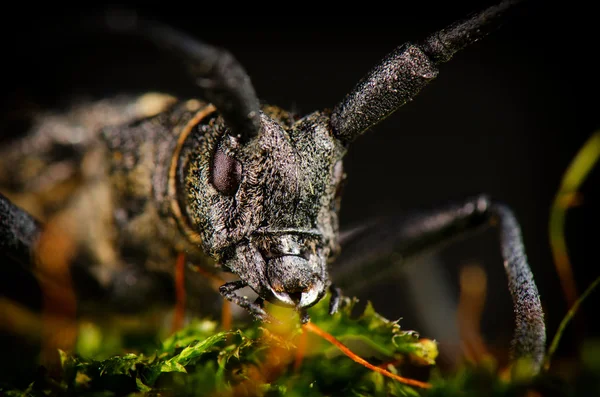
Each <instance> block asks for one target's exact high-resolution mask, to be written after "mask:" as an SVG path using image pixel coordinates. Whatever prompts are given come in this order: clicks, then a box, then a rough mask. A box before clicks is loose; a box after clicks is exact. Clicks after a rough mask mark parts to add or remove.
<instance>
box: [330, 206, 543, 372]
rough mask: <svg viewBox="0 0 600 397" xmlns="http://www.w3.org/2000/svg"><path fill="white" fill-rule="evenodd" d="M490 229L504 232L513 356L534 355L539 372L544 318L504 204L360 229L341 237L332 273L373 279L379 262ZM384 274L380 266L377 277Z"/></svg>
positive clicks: (513, 222) (337, 277) (423, 215)
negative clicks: (394, 255)
mask: <svg viewBox="0 0 600 397" xmlns="http://www.w3.org/2000/svg"><path fill="white" fill-rule="evenodd" d="M489 225H494V226H497V227H498V228H499V234H500V246H501V251H502V257H503V258H504V268H505V271H506V275H507V278H508V288H509V290H510V293H511V296H512V300H513V308H514V312H515V323H516V326H515V331H514V337H513V342H512V355H513V357H514V358H520V357H529V358H530V359H532V361H533V364H534V365H535V366H536V368H537V369H538V370H539V368H540V366H541V364H542V361H543V358H544V349H545V347H544V346H545V343H546V328H545V324H544V314H543V311H542V306H541V302H540V298H539V294H538V290H537V287H536V284H535V281H534V279H533V274H532V272H531V269H530V267H529V264H528V263H527V256H526V254H525V247H524V245H523V241H522V236H521V230H520V226H519V224H518V222H517V220H516V219H515V217H514V215H513V213H512V211H511V210H510V208H509V207H507V206H505V205H503V204H499V203H495V202H492V201H491V200H490V199H489V198H487V197H485V196H479V197H476V198H472V199H469V200H467V201H465V202H464V203H461V204H454V205H450V206H448V207H446V208H443V209H438V210H431V211H429V212H426V213H420V214H417V215H412V216H408V217H403V218H397V217H396V218H394V217H391V218H388V219H385V220H383V221H381V222H373V223H371V224H368V225H366V226H363V227H359V228H356V229H354V230H353V231H351V232H349V233H346V234H345V235H344V236H343V238H342V240H343V241H342V252H341V254H340V256H339V257H338V261H337V263H336V267H335V268H334V269H332V278H333V279H335V280H336V282H338V283H340V282H343V281H342V280H343V278H344V276H346V277H350V276H351V277H352V279H354V280H355V279H356V277H357V273H362V270H365V276H366V277H368V274H371V275H372V274H373V273H374V272H373V267H372V266H373V265H374V264H375V263H377V264H378V265H379V264H381V265H383V266H386V265H387V266H391V265H392V261H390V259H389V256H390V255H391V254H399V255H400V258H401V259H402V260H405V259H407V258H410V257H414V256H417V255H418V254H422V253H423V252H426V251H431V250H432V249H435V248H438V247H439V246H441V245H443V244H444V243H448V242H450V241H453V240H456V239H457V238H459V237H464V235H465V234H467V233H469V232H472V231H474V230H478V229H480V228H482V227H485V226H489ZM365 248H368V249H366V250H365ZM381 259H384V260H381ZM395 263H397V262H395ZM384 270H385V269H381V268H380V269H379V270H378V272H377V273H380V274H381V273H383V271H384ZM335 271H337V273H335ZM367 272H368V273H367ZM349 283H351V280H350V281H349Z"/></svg>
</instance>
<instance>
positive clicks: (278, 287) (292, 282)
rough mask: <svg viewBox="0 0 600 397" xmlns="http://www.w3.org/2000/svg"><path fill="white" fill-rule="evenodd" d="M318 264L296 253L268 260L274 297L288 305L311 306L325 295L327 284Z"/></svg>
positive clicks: (270, 284) (268, 277)
mask: <svg viewBox="0 0 600 397" xmlns="http://www.w3.org/2000/svg"><path fill="white" fill-rule="evenodd" d="M320 273H321V269H320V267H319V266H318V265H317V264H314V263H311V261H309V260H307V259H304V258H302V257H300V256H296V255H283V256H280V257H277V258H273V259H269V260H268V261H267V279H268V281H269V287H270V289H271V293H272V294H273V295H274V297H275V298H276V299H277V300H278V301H279V302H280V303H281V304H284V305H286V306H293V307H299V308H300V307H309V306H312V305H313V304H315V303H316V302H317V301H318V300H319V298H320V297H321V296H322V295H323V292H324V290H325V284H324V283H323V281H322V278H321V274H320Z"/></svg>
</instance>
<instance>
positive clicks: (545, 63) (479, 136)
mask: <svg viewBox="0 0 600 397" xmlns="http://www.w3.org/2000/svg"><path fill="white" fill-rule="evenodd" d="M448 3H450V2H448ZM452 3H453V4H445V5H443V6H440V5H436V4H433V3H430V2H423V3H418V4H412V3H410V4H404V3H403V2H397V4H395V7H396V8H395V9H393V10H390V9H386V8H385V7H384V6H383V5H379V4H375V3H374V4H365V3H357V5H356V6H355V7H356V8H354V9H346V10H344V12H353V13H354V14H353V16H341V15H332V14H327V15H325V14H324V10H323V9H322V7H323V5H321V6H310V5H301V4H286V5H285V6H283V5H281V11H283V12H284V16H275V15H274V14H273V16H271V15H270V13H271V12H275V9H274V8H272V7H271V8H268V9H266V8H265V9H254V10H252V11H253V12H256V13H259V15H260V16H252V13H251V12H250V10H240V11H241V12H240V14H243V15H237V16H236V15H234V14H236V12H235V7H236V6H235V5H233V4H230V5H227V6H228V7H229V9H227V10H225V9H208V8H206V7H204V6H202V5H198V6H190V5H181V4H176V3H172V4H165V3H163V4H161V5H160V6H158V5H157V6H141V7H140V6H137V7H136V5H132V6H134V7H135V8H136V9H137V10H139V12H140V13H141V14H142V15H148V16H152V17H155V18H157V19H159V20H161V21H163V22H165V23H168V24H170V25H172V26H175V27H177V28H180V29H182V30H184V31H186V32H188V33H190V34H191V35H193V36H195V37H197V38H199V39H201V40H203V41H206V42H208V43H211V44H214V45H217V46H222V47H224V48H227V49H229V50H230V51H231V52H232V53H233V54H234V56H235V57H236V58H237V59H238V60H239V61H240V63H241V64H242V65H244V67H245V68H246V70H247V72H248V74H249V75H250V77H251V79H252V82H253V84H254V86H255V88H256V91H257V93H258V95H259V97H260V98H261V99H262V100H264V101H265V102H268V103H272V104H277V105H279V106H281V107H284V108H293V109H296V110H297V111H298V112H299V113H308V112H310V111H313V110H316V109H321V108H325V107H333V106H334V105H335V104H336V103H337V102H338V101H339V100H341V99H342V98H343V96H344V95H345V94H346V93H347V92H348V91H349V90H350V89H351V88H352V87H353V85H354V84H355V83H356V82H357V81H358V79H359V78H360V77H362V75H363V74H364V73H366V72H367V71H368V69H369V68H370V67H372V66H373V65H375V64H376V63H377V62H378V61H379V60H380V59H381V58H382V57H383V56H385V54H386V53H388V52H389V51H391V50H392V49H393V48H394V47H396V46H397V45H399V44H402V43H403V42H405V41H407V40H418V39H421V38H424V37H425V36H426V35H427V34H428V33H430V32H432V31H434V30H436V29H439V28H441V27H444V26H445V25H447V24H448V23H450V22H452V21H454V20H456V19H458V18H461V17H463V16H464V15H466V14H467V13H468V12H470V11H473V10H477V9H479V8H482V7H484V6H486V5H489V4H490V2H482V1H479V2H476V1H462V2H452ZM454 3H457V4H454ZM565 4H566V3H565ZM130 6H131V5H130ZM365 7H367V9H365ZM440 7H441V8H440ZM584 7H585V6H584V5H581V4H580V5H578V6H577V7H574V6H567V5H564V6H561V7H559V6H549V5H544V2H532V3H530V4H529V5H527V6H526V7H525V8H524V9H523V10H522V11H521V12H520V13H519V15H518V17H517V18H515V19H514V20H511V21H510V22H508V23H506V26H504V27H503V28H502V29H501V30H500V31H498V32H495V33H494V34H492V35H491V36H489V37H487V38H485V39H484V40H481V41H480V42H478V43H476V44H474V45H473V46H471V47H470V48H468V49H466V50H464V51H463V52H461V53H460V54H458V55H457V56H455V57H454V58H453V59H452V61H451V62H449V63H448V64H446V65H443V66H441V71H440V74H439V76H438V78H437V80H436V81H434V82H433V83H432V84H431V85H430V86H428V87H426V89H424V90H423V92H422V93H421V94H420V95H419V96H418V97H417V98H416V99H415V101H414V102H412V103H410V104H408V105H406V106H405V107H403V108H401V109H400V110H399V111H397V112H396V113H395V114H394V115H392V116H391V117H390V118H388V119H387V120H385V121H384V122H382V123H381V124H380V125H378V126H377V127H376V128H374V129H373V130H372V131H371V132H370V133H368V134H367V135H365V136H364V137H361V138H360V139H359V140H358V141H357V142H356V143H355V144H354V146H353V147H351V150H350V152H349V153H348V155H347V161H346V170H347V173H348V175H349V178H348V184H347V186H346V190H345V196H344V200H343V210H342V211H343V215H342V216H343V222H342V223H343V224H344V225H346V224H351V223H354V222H359V221H360V220H361V219H366V218H368V217H369V216H372V215H375V214H382V213H393V212H399V211H405V210H410V209H411V208H424V207H425V208H428V207H433V206H435V205H436V204H440V203H445V202H448V201H451V200H460V199H461V198H465V197H469V196H471V195H474V194H478V193H487V194H489V195H491V196H492V197H493V198H496V199H498V200H501V201H503V202H505V203H507V204H509V205H510V206H511V207H512V208H513V209H514V211H515V213H516V215H517V217H518V218H519V220H520V221H521V225H522V228H523V234H524V240H525V243H526V247H527V252H528V255H529V258H530V262H531V267H532V269H533V272H534V274H535V276H536V279H537V280H538V285H539V290H540V294H541V297H542V301H543V304H544V307H545V310H546V313H547V323H548V331H549V333H548V335H549V337H552V336H553V335H554V332H555V330H556V327H557V325H558V323H559V322H560V320H561V319H562V317H563V315H564V314H565V312H566V310H567V306H566V304H565V302H564V299H563V297H562V294H561V292H560V285H559V281H558V278H557V276H556V273H555V271H554V267H553V261H552V257H551V253H550V247H549V243H548V220H549V209H550V205H551V202H552V200H553V197H554V194H555V192H556V191H557V189H558V186H559V183H560V180H561V176H562V174H563V172H564V171H565V169H566V168H567V166H568V164H569V162H570V161H571V160H572V158H573V156H574V155H575V153H576V152H577V150H578V149H579V148H580V147H581V146H582V145H583V143H584V142H585V140H586V139H587V138H588V137H589V136H590V135H591V134H592V133H593V131H594V130H595V129H597V128H599V127H600V116H599V115H598V110H597V109H598V105H599V102H600V101H599V100H598V97H599V92H600V91H599V88H600V78H599V77H598V64H597V62H596V61H595V59H594V56H595V52H596V51H597V48H598V45H597V42H598V38H599V37H600V34H599V33H598V31H597V30H596V29H595V28H594V23H593V22H595V21H593V18H592V16H593V15H594V13H593V12H592V10H591V9H585V8H584ZM590 7H591V6H590ZM43 11H44V10H37V11H36V12H39V14H36V15H31V13H29V12H23V13H18V12H17V13H16V14H15V16H14V20H10V19H11V18H8V17H6V18H7V21H6V23H5V24H4V25H3V28H2V36H1V37H2V38H3V40H4V42H5V45H4V46H3V48H4V50H3V53H4V54H3V56H2V59H3V61H2V63H3V64H4V65H3V66H4V69H5V71H4V72H3V73H2V76H3V77H2V80H3V81H2V86H3V87H4V88H3V90H2V95H1V97H2V101H3V102H2V110H3V112H4V114H5V116H3V127H2V129H3V130H2V136H3V138H5V139H8V138H10V137H11V136H14V135H15V134H16V133H17V132H18V131H19V128H21V127H22V125H21V124H20V123H19V117H18V115H19V110H18V109H21V108H22V107H23V106H25V107H27V106H29V107H31V106H32V105H31V104H32V103H33V104H35V106H39V107H40V108H45V107H57V106H59V105H61V104H64V103H66V102H67V101H68V100H69V99H70V98H73V97H77V96H78V95H79V96H80V95H86V96H91V97H98V98H99V97H103V96H106V95H111V94H115V93H117V92H120V91H134V92H143V91H150V90H163V91H168V92H171V93H174V94H177V95H181V96H186V95H194V93H195V90H194V88H193V86H192V85H191V84H190V82H189V81H188V79H187V78H186V77H185V75H184V73H183V72H182V70H183V69H181V68H180V67H179V66H178V65H177V64H176V62H175V61H174V60H173V59H172V58H169V57H168V56H165V54H164V53H163V52H161V51H159V50H156V49H155V48H154V47H153V46H152V45H150V44H148V43H143V42H140V41H139V40H138V41H136V40H132V39H126V38H115V37H112V38H111V37H102V36H101V35H89V34H85V33H82V32H80V31H78V30H77V29H75V28H74V26H76V25H77V24H79V23H80V22H81V21H83V20H85V19H84V16H86V15H89V14H90V13H91V11H90V10H83V9H80V8H79V9H76V8H70V9H67V8H60V7H57V8H55V9H52V10H48V11H47V12H46V13H45V14H44V13H43ZM598 168H600V167H597V168H596V169H595V171H593V172H592V173H591V174H590V176H589V177H588V180H587V182H586V183H585V185H584V186H583V188H582V191H583V203H582V204H581V205H580V206H578V207H576V208H574V209H572V210H570V211H569V215H568V218H567V238H568V240H567V242H568V246H569V249H570V253H571V258H572V262H573V264H574V272H575V275H576V278H577V284H578V287H579V289H580V291H582V290H583V289H584V288H586V287H587V285H589V284H590V283H591V282H592V281H593V279H594V278H595V277H597V276H598V275H599V274H600V272H599V271H598V260H599V258H600V254H598V251H597V249H596V244H597V243H598V237H600V232H599V231H598V225H597V224H598V222H597V220H598V214H599V209H598V208H599V206H598V205H597V201H598V198H599V196H598V189H597V188H594V186H597V184H598V182H599V181H600V171H599V170H598ZM473 262H478V263H481V264H482V265H483V266H484V267H485V269H486V271H487V274H488V280H489V291H488V294H489V297H488V301H487V303H486V311H485V314H484V318H483V321H484V328H483V329H484V332H485V333H486V335H489V338H490V340H495V341H496V342H497V343H499V344H500V345H502V344H505V345H506V346H507V345H508V340H509V339H510V327H511V325H512V316H511V304H510V297H509V294H508V291H507V290H506V286H505V285H506V284H505V276H504V273H503V269H502V260H501V258H500V252H499V249H498V246H497V242H496V235H495V234H494V233H493V232H486V233H484V234H482V235H481V236H477V237H474V238H471V239H468V240H465V241H464V242H460V243H458V244H456V245H455V246H453V247H451V248H448V249H446V250H444V252H443V263H444V264H446V266H445V267H444V272H446V274H447V275H448V282H449V283H450V284H451V285H454V287H453V288H455V289H456V279H457V276H456V274H457V272H456V269H457V268H458V267H459V266H461V265H462V264H465V263H473ZM373 271H374V272H377V269H374V270H373ZM421 276H422V277H428V274H426V273H425V274H422V275H421ZM406 282H408V281H407V280H406V279H404V278H402V277H399V278H398V279H389V278H388V279H386V280H385V281H380V282H379V283H378V284H377V285H374V286H373V288H370V289H366V290H362V291H360V296H361V298H362V299H364V300H366V299H370V300H372V301H373V302H374V304H375V306H376V308H377V309H379V310H381V311H382V312H383V313H384V314H386V315H388V316H389V317H392V318H399V317H404V320H403V322H402V323H401V324H403V325H405V326H407V327H409V328H410V327H414V328H417V329H419V328H418V327H419V324H418V322H417V321H416V320H414V319H415V318H417V316H414V315H411V310H413V309H414V305H411V303H410V297H409V296H408V297H407V296H406V293H404V292H403V291H405V285H406V284H405V283H406ZM599 301H600V299H598V296H596V297H595V298H594V297H593V296H592V298H591V299H590V301H589V302H588V303H586V304H585V305H584V306H583V309H582V315H583V317H584V318H587V320H586V324H587V327H586V328H584V329H585V330H584V332H585V334H581V333H575V332H571V331H569V332H567V334H566V338H567V339H566V340H565V345H564V348H563V349H561V352H562V354H569V353H570V352H573V351H574V350H573V349H572V347H573V346H574V344H576V342H577V341H579V340H580V338H581V337H583V336H585V335H586V334H587V335H592V334H593V335H597V334H598V332H597V331H598V328H594V327H592V326H591V324H590V319H591V318H593V316H594V313H595V310H594V308H595V305H596V304H597V303H598V302H599ZM431 304H435V302H432V303H431ZM449 326H450V325H449ZM423 333H424V334H426V335H427V336H429V337H433V338H435V330H424V331H423Z"/></svg>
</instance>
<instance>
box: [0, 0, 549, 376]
mask: <svg viewBox="0 0 600 397" xmlns="http://www.w3.org/2000/svg"><path fill="white" fill-rule="evenodd" d="M514 3H516V2H515V1H504V2H502V3H500V4H499V5H496V6H492V7H489V8H488V9H485V10H484V11H481V12H479V13H476V14H474V15H472V16H470V17H468V18H467V19H465V20H463V21H460V22H457V23H454V24H452V25H450V26H448V27H447V28H445V29H442V30H440V31H438V32H436V33H434V34H432V35H430V36H428V37H427V38H425V39H424V40H422V41H420V42H415V43H407V44H404V45H401V46H399V47H398V48H396V49H395V50H393V51H392V52H391V53H390V54H388V55H387V56H386V57H385V58H384V59H383V60H382V61H381V62H380V63H379V64H378V65H376V66H375V67H374V68H373V69H372V70H371V71H370V72H369V73H367V75H365V77H364V78H363V79H362V80H361V81H360V82H359V83H358V84H357V85H356V87H355V88H354V89H353V90H352V91H351V92H350V93H349V94H348V95H347V96H346V97H345V98H343V99H342V100H341V101H340V102H339V103H338V104H336V105H335V106H334V107H333V108H332V109H326V110H322V111H316V112H313V113H310V114H308V115H306V116H303V117H298V116H297V115H295V114H294V113H292V112H289V111H286V110H283V109H281V108H278V107H275V106H271V105H265V104H261V103H260V102H259V100H258V98H257V95H256V93H255V91H254V87H253V86H252V85H251V83H250V79H249V77H248V75H247V74H246V72H245V71H244V69H243V68H242V66H241V65H240V64H238V63H237V61H236V60H235V59H234V58H233V56H232V55H231V54H230V53H229V52H227V51H225V50H222V49H219V48H215V47H213V46H210V45H208V44H205V43H202V42H199V41H196V40H195V39H192V38H191V37H188V36H186V35H185V34H183V33H181V32H178V31H176V30H173V29H171V28H169V27H167V26H163V25H161V24H159V23H156V22H148V21H144V20H137V19H135V18H133V19H132V18H126V19H125V20H119V21H114V20H113V21H112V23H111V29H113V30H115V31H117V32H120V33H124V34H134V35H140V36H142V37H144V38H146V39H149V40H150V41H151V42H153V43H155V44H156V45H158V46H160V47H164V48H166V49H167V50H168V51H170V52H172V53H174V54H175V55H177V56H178V57H180V58H181V59H182V61H183V63H184V64H185V65H187V67H188V69H189V72H190V75H191V77H192V82H193V83H195V85H196V86H197V87H198V97H197V98H193V99H189V100H176V99H174V98H171V97H168V96H160V95H155V96H151V95H150V96H148V95H146V96H143V97H140V98H136V99H134V100H131V99H116V100H114V101H110V102H100V103H93V104H85V105H82V107H80V108H78V109H75V110H74V111H73V112H71V113H69V114H66V115H53V116H52V117H45V118H40V119H39V120H37V121H36V122H35V123H34V126H33V128H32V130H31V132H30V133H29V134H28V135H27V137H25V138H23V139H22V140H19V141H16V142H13V143H11V144H10V145H8V146H6V147H5V148H3V150H2V156H0V170H2V173H1V175H0V186H2V192H3V193H4V195H2V196H0V215H1V218H0V247H1V248H2V252H3V254H4V255H5V256H6V257H8V258H10V260H11V263H13V264H15V265H17V264H20V265H22V266H24V267H25V268H28V269H32V268H33V264H34V262H35V261H34V260H33V259H32V258H34V257H35V249H36V244H37V241H38V239H41V238H43V235H44V231H45V227H46V226H45V222H50V223H51V222H53V221H55V219H57V216H56V214H57V213H58V214H64V213H66V214H69V215H70V219H80V220H81V219H85V220H86V221H85V222H78V223H77V224H75V225H74V224H71V223H68V224H69V226H70V227H71V228H63V226H65V225H63V224H61V223H60V222H61V221H60V219H61V218H60V216H58V219H59V221H56V222H59V228H63V229H66V230H65V231H64V232H65V233H66V234H67V235H68V237H69V239H70V240H71V241H73V242H74V244H75V245H76V246H77V254H76V255H75V256H74V257H73V258H72V264H71V266H72V269H73V278H74V281H75V289H76V290H77V292H78V296H79V297H81V298H82V299H85V298H86V297H87V298H92V297H94V298H96V299H97V298H98V296H101V297H105V299H107V300H110V301H111V302H113V303H114V304H116V305H117V306H118V305H120V304H123V299H124V298H123V297H122V296H120V295H119V294H120V293H122V288H120V287H119V285H120V283H122V282H123V281H122V280H124V279H127V280H130V281H131V280H134V282H133V284H134V285H135V286H136V287H138V286H139V287H140V288H143V286H144V285H146V284H145V283H144V282H143V281H144V280H150V281H152V283H153V282H155V281H156V280H155V278H154V277H155V276H156V274H155V272H156V271H157V270H159V269H162V270H164V268H165V266H167V267H169V266H171V267H172V266H173V264H174V263H175V262H176V257H177V256H178V254H179V253H181V252H185V255H186V258H187V260H188V261H189V262H191V263H193V264H195V265H200V266H204V267H210V266H211V265H213V266H214V267H216V268H218V269H221V270H224V271H226V272H230V273H233V274H235V275H236V276H237V277H239V279H238V280H235V281H229V282H226V283H225V284H223V285H222V286H220V288H219V292H220V293H221V295H222V296H223V297H224V298H225V299H227V300H230V301H232V302H234V303H235V304H237V305H239V306H241V307H243V308H244V309H246V310H247V311H248V312H250V313H251V314H252V315H253V316H254V317H256V318H257V319H259V320H262V321H270V320H271V318H270V316H269V314H268V313H267V312H266V311H265V310H264V307H263V304H264V301H268V302H271V303H274V304H278V305H283V306H287V307H291V308H294V309H295V310H297V311H298V312H299V314H300V318H301V321H303V322H306V321H308V320H309V318H308V314H307V311H306V309H307V308H309V307H311V306H312V305H314V304H315V303H317V302H318V301H319V300H321V299H322V298H323V297H324V296H325V295H326V293H327V292H328V291H329V292H330V295H331V298H330V313H331V314H334V313H335V312H336V310H337V307H338V305H339V302H340V296H341V295H340V294H341V292H340V290H339V289H338V288H336V287H335V283H334V282H335V280H331V279H330V277H329V271H328V264H329V263H330V262H332V261H334V260H335V257H336V256H337V255H338V254H339V251H340V245H341V243H343V241H341V238H340V233H339V230H338V229H339V228H338V213H339V207H340V199H341V196H340V194H341V185H342V183H343V180H344V178H345V174H344V170H343V165H342V159H343V157H344V154H345V153H346V151H347V149H348V147H349V146H350V145H351V144H352V143H353V142H354V141H355V140H356V139H357V138H359V137H360V136H361V135H362V134H364V133H365V132H367V131H368V130H369V129H371V128H372V127H373V126H374V125H376V124H377V123H379V122H380V121H382V120H383V119H384V118H386V117H387V116H389V115H390V114H391V113H393V112H394V111H395V110H396V109H398V108H399V107H401V106H402V105H404V104H405V103H406V102H408V101H410V100H412V98H414V97H415V96H416V95H417V94H418V93H419V91H420V90H421V89H422V88H423V87H424V86H426V85H427V84H428V83H429V82H431V81H432V80H434V79H435V78H436V77H437V74H438V65H440V64H442V63H444V62H447V61H449V60H450V59H451V58H452V56H453V55H454V54H455V53H456V52H457V51H459V50H461V49H463V48H464V47H466V46H468V45H469V44H471V43H473V42H475V41H477V40H479V39H480V38H482V37H483V36H485V35H486V34H487V33H489V32H490V31H491V30H493V29H495V28H496V27H497V25H498V24H499V23H500V22H501V21H502V20H503V18H504V16H505V14H506V13H507V12H508V11H510V10H511V9H512V7H513V6H514ZM117 22H118V23H117ZM100 122H102V124H103V125H102V128H98V127H100V126H99V125H98V124H99V123H100ZM9 197H10V198H9ZM13 202H14V203H13ZM15 203H24V204H21V206H17V205H16V204H15ZM25 207H29V208H25ZM491 222H494V223H496V224H497V225H498V227H499V229H500V240H501V246H502V255H503V257H504V260H505V268H506V272H507V276H508V280H509V289H510V291H511V294H512V298H513V303H514V310H515V313H516V329H515V336H514V343H513V352H514V355H515V356H516V357H523V356H526V357H531V358H532V359H533V361H534V363H535V364H536V365H537V367H539V365H540V364H541V360H542V358H543V353H544V344H545V326H544V320H543V313H542V309H541V305H540V300H539V297H538V293H537V288H536V285H535V283H534V280H533V276H532V274H531V271H530V269H529V266H528V264H527V259H526V255H525V251H524V247H523V243H522V241H521V235H520V228H519V225H518V223H517V221H516V219H515V217H514V216H513V214H512V211H511V210H510V208H509V207H507V206H506V205H503V204H501V203H498V202H495V201H493V200H491V199H489V198H488V197H486V196H479V197H475V198H471V199H467V200H465V201H464V202H462V203H457V204H454V205H450V206H448V207H446V208H442V209H439V210H434V211H431V212H430V213H426V214H421V215H419V216H415V217H412V218H408V219H406V220H405V221H404V222H403V223H402V224H401V225H398V226H397V228H396V230H397V235H396V240H397V242H398V244H397V246H398V248H397V249H398V251H399V252H400V253H401V254H406V255H408V254H411V253H413V252H415V251H421V250H424V249H426V248H429V247H431V246H433V245H437V244H438V243H442V242H444V241H446V240H448V239H450V238H452V237H454V236H457V235H460V234H463V233H465V232H467V231H470V230H473V229H475V228H478V227H480V226H482V225H485V224H489V223H491ZM357 234H358V235H360V234H361V232H360V231H359V232H357V233H355V234H354V235H349V238H350V239H352V238H356V237H357ZM132 269H133V270H132ZM132 272H133V273H132ZM169 272H170V273H172V272H173V271H172V269H171V270H169ZM132 274H133V276H134V277H133V278H132V277H131V276H132ZM78 278H80V279H82V280H85V281H86V282H87V283H88V284H86V285H89V284H90V283H92V284H93V286H94V289H93V293H91V292H90V289H89V288H85V287H81V286H80V285H84V284H83V283H82V284H79V283H78V280H79V279H78ZM90 280H91V281H90ZM79 281H80V280H79ZM136 283H137V284H136ZM152 283H151V284H152ZM244 287H250V288H251V289H252V290H253V291H254V292H256V294H257V295H258V298H257V299H256V300H255V301H251V300H249V299H248V298H246V297H244V296H241V295H238V294H237V293H236V292H237V291H238V290H240V289H242V288H244ZM151 291H153V290H152V289H151ZM86 295H87V296H86ZM127 296H130V295H127ZM120 299H121V300H120Z"/></svg>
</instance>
